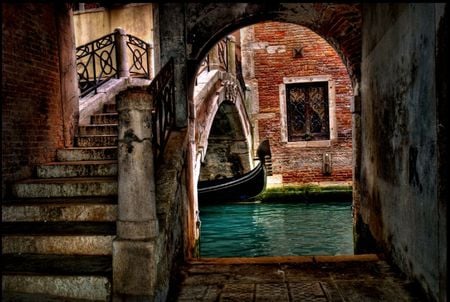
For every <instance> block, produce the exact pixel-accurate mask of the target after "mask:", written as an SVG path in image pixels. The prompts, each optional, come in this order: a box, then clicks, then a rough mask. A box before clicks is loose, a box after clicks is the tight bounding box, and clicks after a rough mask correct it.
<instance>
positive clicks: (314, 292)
mask: <svg viewBox="0 0 450 302" xmlns="http://www.w3.org/2000/svg"><path fill="white" fill-rule="evenodd" d="M288 286H289V292H290V293H291V301H305V302H307V301H327V297H326V296H325V293H324V292H323V290H322V288H321V286H320V283H319V282H296V283H289V285H288Z"/></svg>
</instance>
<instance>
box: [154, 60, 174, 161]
mask: <svg viewBox="0 0 450 302" xmlns="http://www.w3.org/2000/svg"><path fill="white" fill-rule="evenodd" d="M148 92H149V93H150V95H151V96H152V99H153V110H152V123H153V126H152V131H153V149H154V150H153V152H154V155H155V160H156V162H158V161H159V159H160V157H161V154H162V153H163V151H164V148H165V146H166V142H167V139H168V137H169V134H170V130H171V129H172V127H173V125H174V122H175V77H174V63H173V58H171V59H170V60H169V62H168V63H167V64H166V65H165V66H164V67H163V68H162V69H161V71H160V72H159V73H158V74H157V75H156V77H155V78H154V79H153V80H152V83H151V84H150V86H149V87H148Z"/></svg>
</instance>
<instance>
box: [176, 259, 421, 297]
mask: <svg viewBox="0 0 450 302" xmlns="http://www.w3.org/2000/svg"><path fill="white" fill-rule="evenodd" d="M417 288H418V287H417V286H415V285H414V284H413V283H410V282H408V281H407V280H405V279H404V278H402V276H401V275H400V274H399V273H397V272H395V270H394V269H393V268H392V267H391V266H389V265H388V264H387V263H386V261H384V260H381V259H380V258H379V257H377V256H376V255H360V256H335V257H330V256H321V257H319V256H317V257H267V258H265V257H264V258H262V257H261V258H234V259H233V258H222V259H202V260H196V261H191V262H189V263H188V264H186V265H185V267H184V268H183V269H182V273H181V283H180V286H179V288H178V292H177V293H176V294H175V295H173V296H172V297H170V300H171V301H180V302H181V301H186V302H187V301H237V302H245V301H255V302H258V301H276V302H283V301H290V302H292V301H349V302H350V301H355V302H366V301H392V302H394V301H395V302H399V301H426V300H425V299H424V298H421V297H420V293H419V292H418V290H417Z"/></svg>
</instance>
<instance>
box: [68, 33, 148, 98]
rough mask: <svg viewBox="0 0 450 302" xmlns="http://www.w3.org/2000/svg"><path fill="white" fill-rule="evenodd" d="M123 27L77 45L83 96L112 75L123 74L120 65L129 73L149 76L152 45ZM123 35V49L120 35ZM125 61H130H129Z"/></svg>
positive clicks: (80, 85)
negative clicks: (127, 32) (124, 31)
mask: <svg viewBox="0 0 450 302" xmlns="http://www.w3.org/2000/svg"><path fill="white" fill-rule="evenodd" d="M122 33H123V31H118V30H116V31H115V32H114V33H111V34H108V35H105V36H103V37H101V38H99V39H97V40H95V41H92V42H89V43H87V44H84V45H81V46H78V47H77V48H76V59H77V73H78V86H79V89H80V96H81V97H83V96H85V95H87V94H89V93H90V92H92V91H95V93H97V88H98V87H99V86H100V85H102V84H103V83H105V82H106V81H108V80H110V79H112V78H119V77H120V76H123V75H121V74H120V71H121V69H125V70H126V71H127V75H129V76H132V77H143V78H148V79H150V78H151V67H150V66H151V49H152V47H151V45H150V44H148V43H146V42H145V41H143V40H141V39H139V38H137V37H134V36H132V35H122ZM122 36H124V37H126V39H125V45H126V46H127V47H126V49H123V47H125V46H122V44H121V43H120V42H121V41H119V40H120V38H121V37H122ZM128 61H131V62H132V64H130V65H128Z"/></svg>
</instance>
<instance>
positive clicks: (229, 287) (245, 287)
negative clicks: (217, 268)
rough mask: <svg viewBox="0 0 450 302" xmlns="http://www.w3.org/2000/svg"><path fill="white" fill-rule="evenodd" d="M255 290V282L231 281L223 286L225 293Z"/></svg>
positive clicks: (251, 291)
mask: <svg viewBox="0 0 450 302" xmlns="http://www.w3.org/2000/svg"><path fill="white" fill-rule="evenodd" d="M254 291H255V284H253V283H234V284H233V283H230V284H225V286H224V287H223V292H224V293H225V292H226V293H239V292H241V293H253V292H254Z"/></svg>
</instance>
